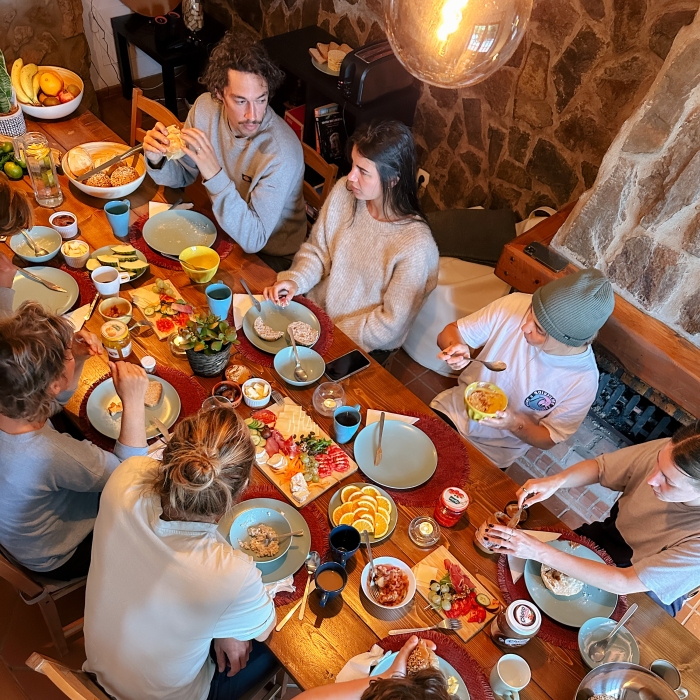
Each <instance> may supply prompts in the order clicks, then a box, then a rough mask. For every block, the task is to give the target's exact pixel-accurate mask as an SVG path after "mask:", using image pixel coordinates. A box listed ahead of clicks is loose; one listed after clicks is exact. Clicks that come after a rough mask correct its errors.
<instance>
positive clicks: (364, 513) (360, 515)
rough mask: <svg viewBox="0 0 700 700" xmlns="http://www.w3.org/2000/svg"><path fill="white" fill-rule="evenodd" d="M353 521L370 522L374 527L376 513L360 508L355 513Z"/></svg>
mask: <svg viewBox="0 0 700 700" xmlns="http://www.w3.org/2000/svg"><path fill="white" fill-rule="evenodd" d="M353 515H354V517H353V520H369V521H370V522H371V523H372V524H373V525H374V513H372V511H370V510H365V509H364V508H360V509H359V510H356V511H355V512H354V513H353Z"/></svg>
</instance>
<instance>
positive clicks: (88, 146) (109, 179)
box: [61, 141, 146, 199]
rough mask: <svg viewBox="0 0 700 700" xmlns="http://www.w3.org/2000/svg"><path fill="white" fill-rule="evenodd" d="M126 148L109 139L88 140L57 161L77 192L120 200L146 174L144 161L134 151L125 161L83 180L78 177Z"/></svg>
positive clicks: (136, 187) (127, 147)
mask: <svg viewBox="0 0 700 700" xmlns="http://www.w3.org/2000/svg"><path fill="white" fill-rule="evenodd" d="M128 150H129V146H127V145H126V144H123V143H115V142H112V141H92V142H90V143H84V144H83V145H82V146H76V147H75V148H71V149H70V151H68V152H67V153H66V154H65V155H64V156H63V160H62V161H61V167H62V168H63V172H64V173H65V174H66V176H67V177H68V179H69V180H70V181H71V183H72V184H73V185H75V186H76V187H77V188H78V189H79V190H80V191H81V192H85V193H86V194H89V195H92V196H93V197H98V198H99V199H121V198H122V197H126V196H127V195H129V194H131V193H132V192H134V191H135V190H136V189H138V187H139V185H140V184H141V183H142V182H143V179H144V178H145V177H146V164H145V162H144V159H143V155H142V154H140V153H137V154H135V155H133V156H129V157H128V158H127V159H126V160H123V161H121V162H119V163H115V164H114V165H112V166H110V167H109V168H106V169H105V170H103V171H102V172H99V173H96V174H95V175H93V176H92V177H89V178H88V179H87V180H85V181H84V182H80V180H78V178H79V177H80V176H81V175H84V174H85V173H86V172H88V170H92V169H93V168H97V167H99V166H100V165H102V163H105V162H106V161H108V160H109V159H110V158H114V157H115V156H118V155H121V154H122V153H125V152H126V151H128Z"/></svg>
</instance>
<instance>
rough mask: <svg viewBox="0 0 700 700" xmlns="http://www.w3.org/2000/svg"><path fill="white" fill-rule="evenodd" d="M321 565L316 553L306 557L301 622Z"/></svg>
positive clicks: (310, 553) (313, 552)
mask: <svg viewBox="0 0 700 700" xmlns="http://www.w3.org/2000/svg"><path fill="white" fill-rule="evenodd" d="M320 565H321V555H320V554H319V553H318V552H316V551H312V552H309V556H308V557H306V561H305V562H304V566H306V572H307V574H308V576H307V577H306V588H305V589H304V595H303V596H302V597H301V608H300V609H299V620H303V619H304V613H305V612H306V599H307V598H308V597H309V593H311V591H312V590H313V589H312V588H310V585H311V579H312V578H313V575H314V574H315V573H316V569H318V567H319V566H320ZM314 583H315V582H314ZM315 587H316V586H315V585H314V588H315ZM278 631H279V630H278Z"/></svg>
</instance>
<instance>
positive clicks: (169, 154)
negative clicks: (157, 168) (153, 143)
mask: <svg viewBox="0 0 700 700" xmlns="http://www.w3.org/2000/svg"><path fill="white" fill-rule="evenodd" d="M168 141H170V143H169V145H168V147H167V148H166V150H165V157H166V158H167V159H168V160H179V159H180V158H184V157H185V155H186V154H185V151H184V150H183V149H184V148H185V147H186V145H187V144H186V143H185V140H184V139H183V138H182V134H181V133H180V127H179V126H177V125H175V124H171V125H170V126H169V127H168Z"/></svg>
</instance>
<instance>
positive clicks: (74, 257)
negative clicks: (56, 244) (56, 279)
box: [61, 240, 90, 268]
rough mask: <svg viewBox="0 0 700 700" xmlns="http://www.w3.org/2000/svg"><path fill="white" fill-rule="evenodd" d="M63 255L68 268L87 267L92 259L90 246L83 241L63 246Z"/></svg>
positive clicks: (70, 242) (67, 242)
mask: <svg viewBox="0 0 700 700" xmlns="http://www.w3.org/2000/svg"><path fill="white" fill-rule="evenodd" d="M61 253H63V258H64V259H65V261H66V265H68V267H75V268H80V267H85V263H86V262H87V261H88V259H89V257H90V246H89V245H88V244H87V243H86V242H85V241H81V240H75V241H66V242H65V243H64V244H63V245H62V246H61Z"/></svg>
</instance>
